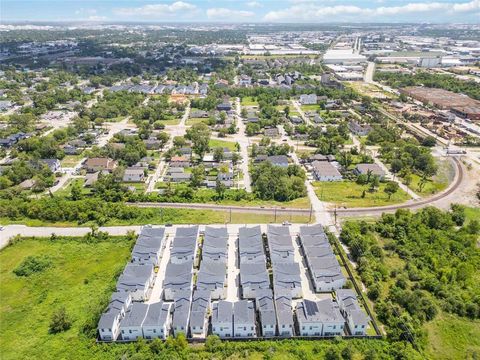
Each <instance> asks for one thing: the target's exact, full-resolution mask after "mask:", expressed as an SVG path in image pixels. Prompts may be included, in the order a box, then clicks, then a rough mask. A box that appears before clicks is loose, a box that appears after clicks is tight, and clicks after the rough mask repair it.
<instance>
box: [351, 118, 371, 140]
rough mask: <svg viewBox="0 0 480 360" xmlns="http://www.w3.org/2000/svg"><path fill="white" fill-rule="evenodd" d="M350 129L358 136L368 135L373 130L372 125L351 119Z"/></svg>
mask: <svg viewBox="0 0 480 360" xmlns="http://www.w3.org/2000/svg"><path fill="white" fill-rule="evenodd" d="M348 129H349V130H350V131H351V133H352V134H354V135H357V136H367V135H368V134H369V133H370V131H372V127H371V126H370V125H368V124H359V123H358V122H356V121H353V120H352V121H350V122H349V123H348Z"/></svg>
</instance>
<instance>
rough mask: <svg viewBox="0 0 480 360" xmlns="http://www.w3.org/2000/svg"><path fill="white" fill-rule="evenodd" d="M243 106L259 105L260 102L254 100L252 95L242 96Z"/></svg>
mask: <svg viewBox="0 0 480 360" xmlns="http://www.w3.org/2000/svg"><path fill="white" fill-rule="evenodd" d="M241 105H242V106H258V102H257V101H255V100H254V98H253V97H252V96H245V97H242V100H241Z"/></svg>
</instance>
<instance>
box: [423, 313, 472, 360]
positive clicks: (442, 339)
mask: <svg viewBox="0 0 480 360" xmlns="http://www.w3.org/2000/svg"><path fill="white" fill-rule="evenodd" d="M426 329H427V333H428V340H429V341H428V346H427V349H426V351H427V354H429V355H430V357H431V358H432V359H439V360H447V359H448V360H449V359H475V356H473V354H474V353H475V354H477V356H478V354H480V320H469V319H465V318H460V317H458V316H454V315H450V314H441V315H439V316H437V318H435V319H434V320H433V321H432V322H430V323H428V324H427V325H426Z"/></svg>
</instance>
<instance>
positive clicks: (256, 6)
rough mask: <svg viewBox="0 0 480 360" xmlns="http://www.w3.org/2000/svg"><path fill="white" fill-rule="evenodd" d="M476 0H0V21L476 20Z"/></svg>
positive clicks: (479, 11)
mask: <svg viewBox="0 0 480 360" xmlns="http://www.w3.org/2000/svg"><path fill="white" fill-rule="evenodd" d="M479 19H480V0H466V1H465V0H436V1H425V0H423V1H422V0H420V1H418V0H417V1H415V0H370V1H367V0H275V1H261V0H257V1H233V0H223V1H218V0H217V1H215V0H184V1H144V0H130V1H122V0H116V1H112V0H97V1H92V0H83V1H80V0H70V1H60V0H28V1H27V0H25V1H23V0H2V1H1V2H0V22H1V23H4V22H21V21H27V22H35V21H51V22H52V21H82V22H123V21H131V22H143V21H144V22H222V23H234V22H235V23H249V22H263V23H333V22H358V23H362V22H383V23H385V22H395V23H398V22H413V23H480V20H479Z"/></svg>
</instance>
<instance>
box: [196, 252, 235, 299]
mask: <svg viewBox="0 0 480 360" xmlns="http://www.w3.org/2000/svg"><path fill="white" fill-rule="evenodd" d="M226 281H227V264H226V263H224V262H220V261H215V262H208V261H207V262H205V261H202V262H201V264H200V270H199V272H198V275H197V283H196V289H197V290H206V291H210V293H211V298H212V299H215V300H218V299H223V298H224V297H225V288H226V287H225V285H226Z"/></svg>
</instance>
